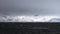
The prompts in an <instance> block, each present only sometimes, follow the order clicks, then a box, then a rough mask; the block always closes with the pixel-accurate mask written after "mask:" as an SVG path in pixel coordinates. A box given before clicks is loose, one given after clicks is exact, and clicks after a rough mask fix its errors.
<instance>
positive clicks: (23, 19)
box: [0, 16, 60, 22]
mask: <svg viewBox="0 0 60 34" xmlns="http://www.w3.org/2000/svg"><path fill="white" fill-rule="evenodd" d="M0 22H60V18H59V17H58V16H0Z"/></svg>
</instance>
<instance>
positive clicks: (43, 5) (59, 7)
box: [0, 0, 60, 15]
mask: <svg viewBox="0 0 60 34" xmlns="http://www.w3.org/2000/svg"><path fill="white" fill-rule="evenodd" d="M35 14H38V15H60V0H0V15H35Z"/></svg>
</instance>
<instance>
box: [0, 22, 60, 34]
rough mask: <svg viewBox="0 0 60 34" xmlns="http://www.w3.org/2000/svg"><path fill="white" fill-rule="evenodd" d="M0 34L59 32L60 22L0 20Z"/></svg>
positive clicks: (58, 33) (59, 33)
mask: <svg viewBox="0 0 60 34" xmlns="http://www.w3.org/2000/svg"><path fill="white" fill-rule="evenodd" d="M0 34H60V23H49V22H45V23H42V22H35V23H33V22H0Z"/></svg>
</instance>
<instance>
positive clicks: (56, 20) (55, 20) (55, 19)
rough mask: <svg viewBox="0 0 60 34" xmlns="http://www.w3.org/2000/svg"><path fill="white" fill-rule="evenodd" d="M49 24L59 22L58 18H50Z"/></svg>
mask: <svg viewBox="0 0 60 34" xmlns="http://www.w3.org/2000/svg"><path fill="white" fill-rule="evenodd" d="M49 22H60V18H52V19H50V20H49Z"/></svg>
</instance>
